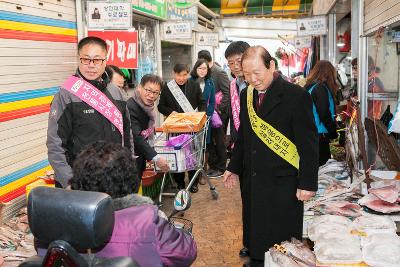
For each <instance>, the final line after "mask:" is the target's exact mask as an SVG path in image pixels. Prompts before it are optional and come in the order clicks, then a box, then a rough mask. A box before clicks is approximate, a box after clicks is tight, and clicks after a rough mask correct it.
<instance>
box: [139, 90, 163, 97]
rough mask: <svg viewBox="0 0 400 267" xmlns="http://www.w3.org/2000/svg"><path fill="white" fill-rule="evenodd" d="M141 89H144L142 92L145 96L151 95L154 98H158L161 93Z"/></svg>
mask: <svg viewBox="0 0 400 267" xmlns="http://www.w3.org/2000/svg"><path fill="white" fill-rule="evenodd" d="M143 89H144V91H145V92H146V94H147V95H150V94H152V95H154V96H159V95H160V94H161V92H154V91H151V90H150V89H147V88H143Z"/></svg>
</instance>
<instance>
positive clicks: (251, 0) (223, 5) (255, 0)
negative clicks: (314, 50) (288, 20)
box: [201, 0, 313, 17]
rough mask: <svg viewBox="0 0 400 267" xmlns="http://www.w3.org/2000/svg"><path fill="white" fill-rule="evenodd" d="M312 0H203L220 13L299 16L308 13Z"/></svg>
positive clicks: (203, 2) (202, 1)
mask: <svg viewBox="0 0 400 267" xmlns="http://www.w3.org/2000/svg"><path fill="white" fill-rule="evenodd" d="M312 2H313V1H312V0H201V3H202V4H204V5H205V6H207V7H208V8H209V9H211V10H212V11H214V12H215V13H218V14H220V15H239V14H240V15H254V16H277V17H281V16H298V15H302V14H307V13H308V12H309V11H310V9H311V7H312Z"/></svg>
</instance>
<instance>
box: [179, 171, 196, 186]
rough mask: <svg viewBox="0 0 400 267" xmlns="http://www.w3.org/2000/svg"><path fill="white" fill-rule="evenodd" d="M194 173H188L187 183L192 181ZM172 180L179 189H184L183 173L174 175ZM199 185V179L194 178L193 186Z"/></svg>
mask: <svg viewBox="0 0 400 267" xmlns="http://www.w3.org/2000/svg"><path fill="white" fill-rule="evenodd" d="M195 173H196V171H188V174H189V181H190V180H191V179H192V177H193V175H194V174H195ZM174 180H175V183H176V184H177V186H178V188H179V189H183V188H185V187H186V186H185V173H184V172H180V173H174ZM198 183H199V178H198V177H197V178H196V181H194V183H193V185H196V186H197V184H198Z"/></svg>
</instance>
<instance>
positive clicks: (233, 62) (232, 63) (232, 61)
mask: <svg viewBox="0 0 400 267" xmlns="http://www.w3.org/2000/svg"><path fill="white" fill-rule="evenodd" d="M228 65H229V66H231V67H233V66H235V65H238V66H240V65H242V59H241V58H240V59H235V60H229V61H228Z"/></svg>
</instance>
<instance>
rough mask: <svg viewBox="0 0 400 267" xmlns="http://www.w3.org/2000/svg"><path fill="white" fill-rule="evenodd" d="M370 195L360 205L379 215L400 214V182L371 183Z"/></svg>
mask: <svg viewBox="0 0 400 267" xmlns="http://www.w3.org/2000/svg"><path fill="white" fill-rule="evenodd" d="M368 192H369V194H367V195H366V196H364V197H363V198H361V199H360V200H359V201H358V203H359V204H360V205H362V206H364V207H367V209H368V211H369V212H371V213H377V214H393V213H398V212H400V195H399V192H400V181H398V180H386V181H377V182H372V183H371V188H370V189H368Z"/></svg>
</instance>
